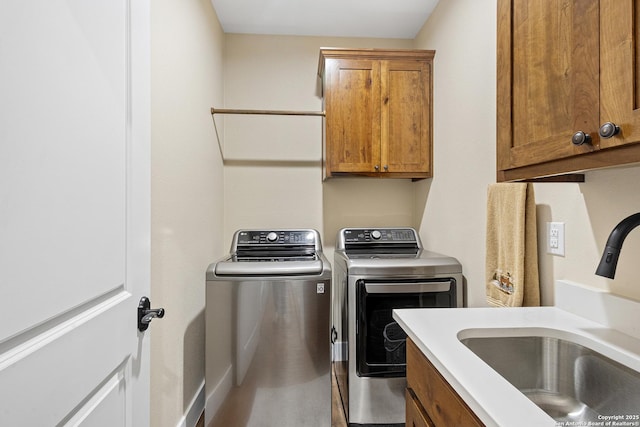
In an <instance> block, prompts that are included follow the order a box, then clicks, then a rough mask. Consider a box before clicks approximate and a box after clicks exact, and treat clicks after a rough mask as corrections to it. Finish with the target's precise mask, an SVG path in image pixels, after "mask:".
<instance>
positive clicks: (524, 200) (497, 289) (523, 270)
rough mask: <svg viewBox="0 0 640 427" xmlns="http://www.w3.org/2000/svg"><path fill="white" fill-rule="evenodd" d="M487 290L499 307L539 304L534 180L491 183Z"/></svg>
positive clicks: (488, 208) (488, 296)
mask: <svg viewBox="0 0 640 427" xmlns="http://www.w3.org/2000/svg"><path fill="white" fill-rule="evenodd" d="M486 293H487V302H488V303H489V304H490V305H493V306H497V307H521V306H529V307H530V306H538V305H540V285H539V282H538V244H537V233H536V202H535V198H534V194H533V184H526V183H500V184H492V185H490V186H489V189H488V192H487V258H486Z"/></svg>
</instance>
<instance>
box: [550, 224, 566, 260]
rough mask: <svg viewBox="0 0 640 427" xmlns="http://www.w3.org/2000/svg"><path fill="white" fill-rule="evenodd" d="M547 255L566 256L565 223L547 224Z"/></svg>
mask: <svg viewBox="0 0 640 427" xmlns="http://www.w3.org/2000/svg"><path fill="white" fill-rule="evenodd" d="M547 253H548V254H552V255H558V256H564V222H547Z"/></svg>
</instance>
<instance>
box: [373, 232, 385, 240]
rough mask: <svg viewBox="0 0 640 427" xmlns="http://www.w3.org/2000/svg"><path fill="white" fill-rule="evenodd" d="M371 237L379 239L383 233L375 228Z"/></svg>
mask: <svg viewBox="0 0 640 427" xmlns="http://www.w3.org/2000/svg"><path fill="white" fill-rule="evenodd" d="M371 237H373V239H374V240H378V239H379V238H380V237H382V233H380V232H379V231H378V230H373V231H372V232H371Z"/></svg>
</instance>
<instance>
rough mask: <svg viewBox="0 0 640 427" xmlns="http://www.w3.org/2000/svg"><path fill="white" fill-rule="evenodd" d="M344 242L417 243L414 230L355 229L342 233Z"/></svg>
mask: <svg viewBox="0 0 640 427" xmlns="http://www.w3.org/2000/svg"><path fill="white" fill-rule="evenodd" d="M342 235H343V237H344V242H345V243H347V244H351V243H362V244H366V243H416V242H417V237H416V231H415V230H414V229H413V228H375V229H374V228H353V229H345V230H343V232H342Z"/></svg>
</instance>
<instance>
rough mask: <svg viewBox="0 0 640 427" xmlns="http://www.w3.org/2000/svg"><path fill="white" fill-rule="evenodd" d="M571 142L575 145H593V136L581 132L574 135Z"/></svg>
mask: <svg viewBox="0 0 640 427" xmlns="http://www.w3.org/2000/svg"><path fill="white" fill-rule="evenodd" d="M571 142H573V145H582V144H591V135H589V134H588V133H584V132H582V131H581V130H579V131H578V132H576V133H574V134H573V136H572V137H571Z"/></svg>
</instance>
